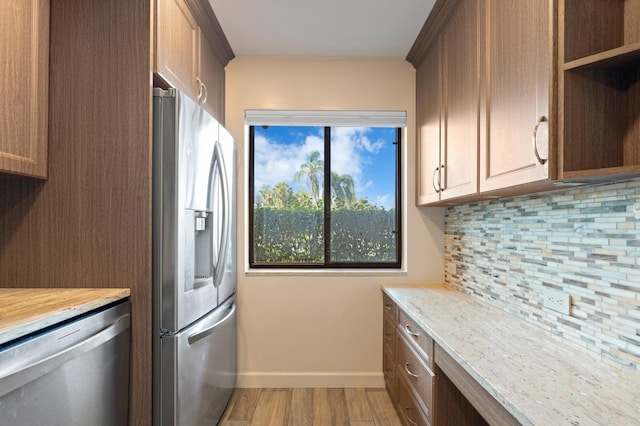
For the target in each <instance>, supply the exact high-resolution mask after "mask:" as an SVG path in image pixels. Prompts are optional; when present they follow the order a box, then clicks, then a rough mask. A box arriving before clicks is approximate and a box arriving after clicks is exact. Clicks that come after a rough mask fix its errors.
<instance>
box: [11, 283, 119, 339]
mask: <svg viewBox="0 0 640 426" xmlns="http://www.w3.org/2000/svg"><path fill="white" fill-rule="evenodd" d="M127 297H129V289H128V288H82V289H78V288H74V289H71V288H47V289H43V288H39V289H35V288H28V289H27V288H0V344H3V343H7V342H10V341H11V340H14V339H17V338H20V337H23V336H26V335H28V334H30V333H33V332H35V331H38V330H41V329H43V328H45V327H48V326H51V325H54V324H58V323H60V322H62V321H65V320H68V319H71V318H74V317H76V316H78V315H82V314H84V313H87V312H89V311H92V310H94V309H97V308H100V307H102V306H105V305H108V304H110V303H112V302H116V301H118V300H121V299H124V298H127Z"/></svg>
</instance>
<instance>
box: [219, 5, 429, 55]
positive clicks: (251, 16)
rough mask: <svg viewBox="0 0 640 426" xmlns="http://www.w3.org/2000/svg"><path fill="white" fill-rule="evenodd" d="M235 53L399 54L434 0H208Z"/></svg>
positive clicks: (421, 23) (422, 21)
mask: <svg viewBox="0 0 640 426" xmlns="http://www.w3.org/2000/svg"><path fill="white" fill-rule="evenodd" d="M209 3H210V4H211V7H212V8H213V11H214V12H215V14H216V17H217V18H218V21H219V22H220V26H221V27H222V30H223V31H224V33H225V35H226V36H227V39H228V40H229V44H230V45H231V48H232V49H233V52H234V53H235V55H236V56H307V57H356V58H360V57H371V58H374V57H377V58H404V57H406V55H407V53H408V52H409V49H410V48H411V46H412V45H413V42H414V41H415V39H416V37H417V35H418V33H419V32H420V29H421V28H422V26H423V25H424V22H425V20H426V19H427V15H428V14H429V12H430V11H431V8H432V7H433V4H434V3H435V0H209Z"/></svg>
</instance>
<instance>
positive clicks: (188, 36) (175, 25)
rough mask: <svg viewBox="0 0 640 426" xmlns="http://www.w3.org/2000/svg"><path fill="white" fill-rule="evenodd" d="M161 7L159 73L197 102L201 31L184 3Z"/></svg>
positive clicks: (161, 2) (166, 0) (169, 0)
mask: <svg viewBox="0 0 640 426" xmlns="http://www.w3.org/2000/svg"><path fill="white" fill-rule="evenodd" d="M157 5H158V10H157V17H158V20H157V23H156V64H155V71H156V72H157V73H158V74H159V75H160V76H161V77H162V78H164V79H165V80H166V81H167V82H168V83H169V84H171V85H172V86H173V87H176V88H178V89H180V90H182V91H184V92H186V93H187V94H188V95H189V96H191V97H192V98H193V99H196V97H197V95H198V89H199V85H198V84H197V83H196V76H197V75H198V72H199V70H200V63H199V54H200V52H199V49H200V29H199V28H198V25H197V23H196V21H195V19H194V18H193V16H191V12H189V9H188V8H187V5H186V4H185V3H184V1H183V0H158V3H157Z"/></svg>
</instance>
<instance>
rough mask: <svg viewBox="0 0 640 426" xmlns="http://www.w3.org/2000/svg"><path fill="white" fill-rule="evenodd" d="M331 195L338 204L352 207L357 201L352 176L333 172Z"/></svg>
mask: <svg viewBox="0 0 640 426" xmlns="http://www.w3.org/2000/svg"><path fill="white" fill-rule="evenodd" d="M331 195H332V197H333V199H334V200H335V201H336V204H340V205H344V206H345V207H350V206H351V205H352V204H353V203H355V201H356V188H355V185H354V183H353V178H352V177H351V176H350V175H342V176H341V175H339V174H337V173H336V172H331Z"/></svg>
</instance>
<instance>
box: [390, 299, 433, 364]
mask: <svg viewBox="0 0 640 426" xmlns="http://www.w3.org/2000/svg"><path fill="white" fill-rule="evenodd" d="M398 329H399V330H400V332H399V333H398V334H399V335H401V336H404V337H405V338H406V339H407V340H408V341H411V342H414V343H415V344H416V345H417V347H418V348H419V349H420V352H421V355H422V356H423V357H424V359H425V360H426V362H427V366H428V367H429V368H430V369H431V370H433V339H432V338H431V337H430V336H429V335H428V334H427V333H425V332H424V331H422V329H421V328H420V327H418V325H417V324H416V323H415V322H414V321H413V320H412V319H411V318H409V316H408V315H407V314H406V313H405V312H404V311H403V310H400V314H399V320H398Z"/></svg>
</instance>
